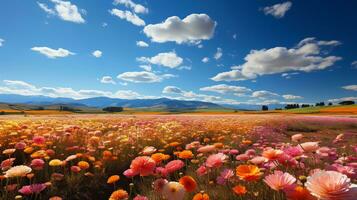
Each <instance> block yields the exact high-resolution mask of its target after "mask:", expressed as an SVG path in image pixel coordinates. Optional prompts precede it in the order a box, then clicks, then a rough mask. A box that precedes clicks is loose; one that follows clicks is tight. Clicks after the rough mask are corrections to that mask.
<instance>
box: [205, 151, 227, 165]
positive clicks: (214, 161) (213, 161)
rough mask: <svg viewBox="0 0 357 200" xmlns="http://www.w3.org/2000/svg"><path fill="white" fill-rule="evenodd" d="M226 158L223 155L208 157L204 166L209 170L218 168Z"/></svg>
mask: <svg viewBox="0 0 357 200" xmlns="http://www.w3.org/2000/svg"><path fill="white" fill-rule="evenodd" d="M227 158H228V156H227V155H225V154H223V153H217V154H213V155H210V156H209V157H208V158H207V160H206V166H207V167H210V168H219V167H221V166H222V164H223V163H224V162H225V160H226V159H227Z"/></svg>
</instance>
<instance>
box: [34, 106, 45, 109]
mask: <svg viewBox="0 0 357 200" xmlns="http://www.w3.org/2000/svg"><path fill="white" fill-rule="evenodd" d="M44 109H45V108H44V107H42V106H39V107H38V108H37V109H36V110H44Z"/></svg>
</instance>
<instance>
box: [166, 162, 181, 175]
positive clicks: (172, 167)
mask: <svg viewBox="0 0 357 200" xmlns="http://www.w3.org/2000/svg"><path fill="white" fill-rule="evenodd" d="M184 166H185V163H184V162H183V161H181V160H172V161H170V162H169V163H167V164H166V165H165V169H166V171H167V172H168V173H169V174H170V173H172V172H175V171H177V170H180V169H181V168H183V167H184Z"/></svg>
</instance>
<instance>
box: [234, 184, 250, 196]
mask: <svg viewBox="0 0 357 200" xmlns="http://www.w3.org/2000/svg"><path fill="white" fill-rule="evenodd" d="M232 190H233V192H234V194H236V195H239V196H240V195H244V194H245V193H247V189H246V188H245V187H244V186H243V185H237V186H234V187H233V188H232Z"/></svg>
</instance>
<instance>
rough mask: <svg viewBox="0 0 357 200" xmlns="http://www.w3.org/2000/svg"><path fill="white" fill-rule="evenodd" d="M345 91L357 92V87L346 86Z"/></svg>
mask: <svg viewBox="0 0 357 200" xmlns="http://www.w3.org/2000/svg"><path fill="white" fill-rule="evenodd" d="M342 88H343V89H345V90H352V91H357V85H346V86H343V87H342Z"/></svg>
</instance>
